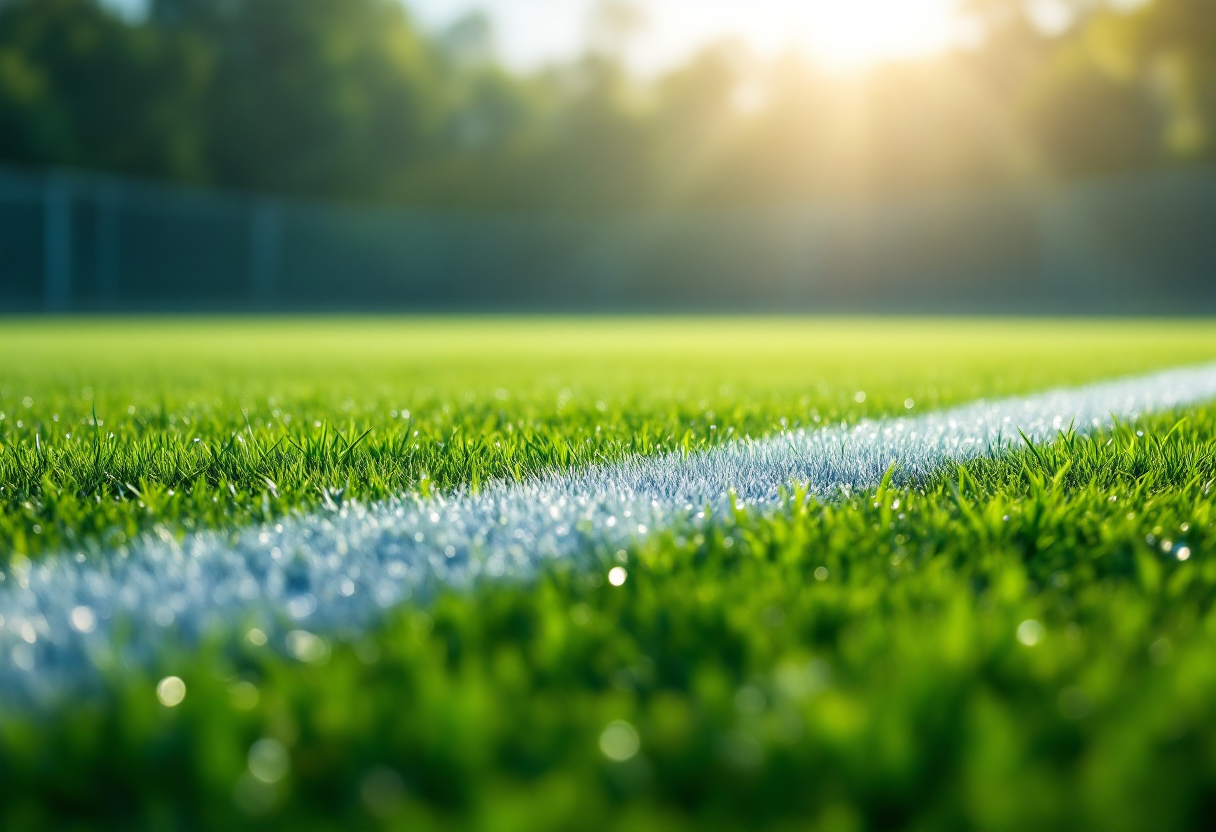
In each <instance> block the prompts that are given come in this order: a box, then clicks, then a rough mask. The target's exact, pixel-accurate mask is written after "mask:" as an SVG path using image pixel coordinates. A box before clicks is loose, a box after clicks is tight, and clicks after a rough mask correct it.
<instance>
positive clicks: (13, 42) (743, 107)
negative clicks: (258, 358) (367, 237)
mask: <svg viewBox="0 0 1216 832" xmlns="http://www.w3.org/2000/svg"><path fill="white" fill-rule="evenodd" d="M1073 3H1074V4H1075V5H1076V9H1075V14H1074V15H1073V16H1072V22H1071V24H1070V25H1068V26H1067V27H1065V28H1064V29H1062V30H1055V31H1048V30H1047V29H1045V28H1044V27H1043V26H1041V25H1036V22H1035V16H1034V14H1033V11H1034V9H1033V6H1031V5H1029V4H1028V3H1026V2H1024V0H966V2H964V3H963V4H962V6H961V8H960V14H963V15H965V16H966V17H967V19H968V20H969V21H970V23H971V24H973V26H974V30H975V37H974V38H973V42H972V43H971V44H970V45H968V46H960V47H958V48H956V49H954V50H952V51H951V52H949V53H946V54H943V55H939V56H936V57H932V58H924V59H917V60H907V61H902V62H898V63H886V64H882V65H878V66H875V67H872V68H870V69H868V70H865V71H857V72H852V73H848V74H842V73H833V72H829V71H826V70H823V69H821V68H819V67H817V65H816V64H815V62H814V61H813V60H812V59H810V58H809V57H807V56H804V55H801V54H797V53H794V52H789V53H786V54H784V55H781V56H779V57H777V58H773V59H763V58H760V57H758V56H756V55H755V54H753V53H751V52H749V50H748V48H747V47H746V46H744V45H742V44H741V43H732V42H721V43H718V44H715V45H711V46H709V47H707V48H705V49H704V50H703V51H701V52H700V53H699V54H697V55H696V56H694V57H693V58H692V59H690V60H689V61H687V62H686V63H685V64H684V65H682V66H678V67H676V68H674V69H672V70H669V71H666V72H664V73H663V74H660V75H658V76H645V77H644V76H640V75H638V74H636V73H632V72H630V71H629V70H628V68H627V61H625V60H624V57H623V56H624V55H625V52H626V45H627V42H628V40H629V38H630V37H631V33H632V32H634V31H635V30H636V28H637V26H638V25H641V23H640V20H638V19H634V18H631V17H630V16H629V15H628V14H624V13H622V12H623V10H625V9H627V8H628V7H627V6H623V5H621V4H615V5H614V4H609V5H607V6H604V7H602V9H601V12H602V13H601V14H599V15H598V16H597V17H596V18H595V21H596V22H595V24H594V25H596V26H597V27H598V30H597V33H596V36H595V37H592V38H591V39H590V41H589V43H590V44H591V45H590V46H589V48H588V51H587V52H586V54H585V55H584V56H583V57H581V58H579V59H577V60H574V61H569V62H566V63H555V64H552V65H550V66H548V67H546V68H544V69H541V70H537V71H532V72H522V71H515V70H510V69H507V68H504V66H503V65H502V64H501V63H500V62H499V61H498V60H497V59H496V57H495V55H496V52H495V46H494V32H493V28H492V26H491V24H490V23H489V21H488V19H487V18H485V17H484V16H478V15H471V16H469V17H466V18H463V19H461V20H460V21H458V22H457V23H455V24H454V25H451V26H450V27H448V28H447V29H445V30H442V31H428V30H426V29H424V28H423V27H421V26H420V25H418V24H417V23H416V22H415V21H414V20H413V19H412V18H411V15H410V13H409V10H408V6H407V5H403V4H402V3H401V2H399V0H150V3H149V6H148V8H147V9H146V10H145V12H144V13H142V14H139V15H132V14H129V13H128V14H123V13H119V12H118V11H116V10H115V9H113V8H111V7H109V6H107V5H106V4H104V3H100V2H98V0H0V161H5V162H10V163H18V164H28V165H38V166H65V167H78V168H88V169H97V170H105V171H113V172H117V173H123V174H128V175H136V176H143V177H150V178H158V179H166V180H174V181H182V182H189V183H197V184H206V185H216V186H224V187H233V188H242V189H252V190H263V191H270V192H277V193H283V194H291V195H304V196H317V197H325V198H338V199H349V200H360V201H380V202H393V203H415V204H416V203H424V204H428V205H440V206H451V207H464V208H512V209H558V210H569V209H581V210H607V209H628V208H637V207H643V206H664V205H713V204H732V205H740V204H749V203H753V204H754V203H761V204H771V203H780V202H790V201H797V200H802V199H807V198H811V197H814V196H818V195H824V194H830V195H834V196H840V195H873V194H880V193H881V194H890V193H893V192H895V193H898V192H902V191H907V190H915V189H923V188H926V187H947V188H949V187H968V186H982V185H994V184H1004V185H1007V184H1017V183H1022V182H1033V181H1041V180H1044V179H1051V180H1056V179H1066V178H1073V177H1085V176H1096V175H1103V174H1112V173H1121V172H1130V171H1141V170H1150V169H1159V168H1162V167H1167V166H1176V165H1184V164H1204V163H1207V164H1210V163H1211V162H1212V161H1213V160H1214V159H1216V2H1214V1H1213V0H1150V2H1145V3H1139V4H1135V5H1133V6H1130V7H1128V6H1127V5H1126V4H1123V5H1122V6H1117V5H1108V4H1106V3H1102V2H1097V0H1073ZM614 8H615V10H616V11H615V13H613V9H614Z"/></svg>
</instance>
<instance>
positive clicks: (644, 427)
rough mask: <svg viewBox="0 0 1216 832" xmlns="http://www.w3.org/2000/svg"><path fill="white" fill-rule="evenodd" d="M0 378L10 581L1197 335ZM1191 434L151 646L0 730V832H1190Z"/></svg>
mask: <svg viewBox="0 0 1216 832" xmlns="http://www.w3.org/2000/svg"><path fill="white" fill-rule="evenodd" d="M0 356H4V357H5V361H4V362H3V364H2V365H0V412H2V413H3V418H2V419H0V489H3V490H0V505H2V506H3V514H2V515H0V559H2V560H3V561H4V566H3V568H2V571H3V572H4V573H5V574H6V576H7V580H8V581H9V583H10V584H11V582H12V581H13V580H16V578H17V576H19V575H21V574H22V571H23V570H28V569H29V568H31V563H34V564H36V563H37V562H38V561H40V560H42V559H44V558H45V557H47V556H48V554H50V553H66V554H67V555H69V556H71V555H74V554H75V553H80V555H82V556H85V557H87V558H90V559H95V560H98V561H99V562H103V563H104V560H105V559H106V558H113V557H121V556H122V554H121V553H122V548H123V547H124V545H126V544H127V543H129V542H130V541H131V540H132V539H134V538H137V537H138V536H139V535H142V534H150V533H152V534H164V535H171V536H181V535H183V534H186V533H188V532H189V531H192V530H200V529H219V530H234V531H235V530H238V529H241V528H244V527H247V526H249V525H251V524H256V523H259V522H263V521H272V522H273V521H276V520H278V519H281V518H282V517H283V516H285V515H288V514H291V513H294V512H312V511H318V510H320V511H325V510H332V506H334V505H338V504H342V503H344V502H345V501H349V500H359V501H370V500H376V499H381V498H385V497H388V496H391V495H393V494H398V493H403V492H405V493H421V494H423V495H436V494H446V493H451V492H453V491H455V490H458V489H461V488H466V489H472V490H476V489H478V488H480V487H481V486H482V485H483V484H485V483H488V482H491V481H494V480H499V479H504V478H506V479H520V480H522V479H526V478H528V477H530V476H534V475H537V474H540V473H546V472H552V471H558V470H568V469H575V470H576V469H578V468H580V467H582V466H585V465H587V464H589V463H593V462H598V461H603V460H617V459H621V458H623V457H626V456H629V455H636V454H643V455H649V454H654V453H656V452H659V451H663V450H677V451H679V450H686V451H693V450H696V449H700V448H703V447H705V446H707V445H711V444H720V443H725V442H732V441H735V440H737V439H738V438H739V437H745V436H752V437H760V436H769V435H773V434H776V433H779V432H781V431H783V430H787V429H796V428H800V427H803V428H810V427H815V426H817V425H824V424H829V423H831V424H839V423H840V422H841V421H842V420H845V421H849V422H855V421H856V420H858V419H859V418H862V417H882V416H886V415H893V414H906V413H908V412H909V411H911V412H913V413H920V412H924V411H927V410H932V409H939V408H942V407H945V406H949V405H954V404H960V403H965V402H968V401H971V400H973V399H976V398H979V397H985V396H986V397H992V396H997V395H1009V394H1021V393H1028V392H1034V391H1038V390H1042V389H1044V388H1047V387H1051V386H1058V385H1076V384H1080V383H1084V382H1086V381H1092V380H1096V379H1103V378H1111V377H1118V376H1125V375H1130V374H1134V373H1139V372H1145V371H1148V370H1153V369H1159V368H1166V367H1171V366H1178V365H1185V364H1195V363H1201V362H1205V361H1212V360H1213V359H1216V327H1213V326H1211V325H1209V324H1206V323H1187V322H1161V323H1144V322H1135V323H1132V322H1108V323H1092V322H1091V323H1078V322H1069V321H1058V322H993V321H816V320H750V321H749V320H684V321H673V320H665V319H650V320H624V321H622V320H551V319H536V320H464V321H443V320H429V321H426V320H354V321H348V322H337V321H327V320H303V321H301V320H272V321H257V320H228V321H218V322H217V321H206V320H197V321H192V320H167V321H166V320H123V321H102V322H90V321H65V322H58V323H56V322H45V321H36V322H35V321H31V322H24V321H13V320H5V321H0ZM1214 434H1216V409H1213V408H1208V407H1198V408H1193V409H1191V410H1190V411H1188V412H1186V413H1182V414H1162V415H1158V416H1154V417H1150V418H1146V419H1144V420H1142V421H1141V422H1139V423H1136V424H1126V425H1122V426H1120V427H1118V428H1117V429H1115V430H1114V431H1113V432H1104V433H1101V434H1098V435H1095V436H1092V437H1084V436H1072V435H1065V436H1063V437H1062V438H1061V439H1060V440H1059V441H1057V442H1056V443H1054V444H1052V445H1050V446H1047V447H1037V448H1024V449H1021V450H1019V451H1017V452H1015V453H1012V454H1009V455H1007V456H1004V457H1002V458H1000V459H997V460H979V461H976V462H973V463H968V464H967V465H965V466H963V467H961V468H959V467H951V468H949V469H948V470H943V471H942V472H940V474H939V475H938V476H936V477H935V478H932V479H930V480H927V481H924V482H919V483H916V484H914V485H913V486H911V487H908V488H901V489H899V490H897V491H893V490H888V489H880V490H879V492H878V493H868V494H859V495H854V496H852V497H851V498H848V499H844V500H835V501H829V502H827V503H821V502H816V501H810V502H805V503H804V502H802V501H798V500H795V499H793V498H791V500H790V502H789V504H788V505H787V506H786V507H785V508H784V509H783V510H781V511H778V512H776V513H773V512H766V513H758V512H756V511H749V510H743V511H740V512H739V513H738V514H737V515H735V516H733V517H729V518H725V520H724V522H723V523H722V524H721V525H718V526H715V527H714V528H713V529H711V530H709V531H707V533H706V534H704V535H699V536H694V537H691V538H689V537H682V536H679V535H678V534H677V533H675V532H671V533H667V532H662V531H660V532H658V533H656V534H654V535H652V536H650V537H649V538H648V539H646V540H645V541H644V542H642V543H639V544H638V546H637V547H636V549H635V550H633V551H630V552H627V553H625V555H624V557H623V558H622V559H621V561H620V562H619V564H618V563H617V562H614V563H613V564H605V565H604V569H603V570H600V571H595V570H591V571H589V572H581V571H577V570H569V569H561V568H554V569H552V570H548V571H545V572H543V573H542V574H541V575H540V576H539V577H538V578H537V579H536V580H535V581H532V582H529V583H527V584H523V585H521V584H517V583H513V582H505V583H500V584H493V585H483V586H480V587H478V588H476V589H475V590H473V591H472V592H463V593H461V592H450V593H446V594H442V595H441V596H440V597H439V598H438V599H436V600H433V601H430V602H427V603H426V604H414V605H408V604H407V605H406V606H405V607H402V608H398V609H394V610H392V611H391V612H389V613H388V614H387V615H386V617H385V620H384V621H383V622H382V623H381V624H379V625H377V626H376V627H375V628H374V629H373V630H372V631H370V632H366V633H360V634H352V635H351V636H350V637H349V638H341V639H334V640H332V641H330V642H327V643H325V644H324V645H323V646H322V647H318V648H317V649H315V650H305V651H296V652H297V655H299V656H301V657H302V659H303V660H301V659H297V658H291V657H288V656H287V655H285V654H284V652H283V651H282V650H279V649H274V645H269V646H260V645H258V644H256V643H253V642H251V641H250V640H249V639H248V638H245V639H233V638H230V637H228V636H227V635H217V636H216V637H215V638H214V639H213V640H212V641H210V642H209V643H208V644H206V645H205V646H204V647H202V648H200V649H187V647H184V646H176V645H173V644H166V646H165V648H164V650H163V652H162V654H160V655H157V656H155V657H152V658H150V659H149V660H148V662H146V663H145V664H136V665H133V666H131V667H128V668H111V669H110V670H109V671H108V674H107V682H106V685H105V687H104V689H103V690H100V691H97V692H94V693H90V694H88V695H73V696H72V697H70V698H69V699H67V700H66V701H65V700H63V699H59V700H54V701H50V702H49V703H48V704H47V705H45V706H44V707H42V708H41V709H37V710H35V711H31V710H29V709H27V708H21V709H15V708H14V709H8V710H6V712H5V713H4V714H3V715H0V828H2V829H5V830H9V829H12V830H21V829H39V828H81V829H90V828H122V829H193V828H215V829H239V828H244V827H246V826H247V827H249V828H282V829H292V830H297V829H304V830H307V829H331V828H341V829H358V828H394V829H396V828H399V829H423V830H425V829H446V828H457V829H486V830H499V829H504V830H509V829H520V830H536V829H631V830H632V829H707V828H708V829H740V830H743V829H749V830H750V829H825V830H835V829H839V830H851V829H904V828H909V829H912V828H915V829H922V828H923V829H993V830H997V829H1010V830H1014V829H1016V830H1021V829H1031V828H1033V829H1055V828H1059V829H1103V830H1106V829H1111V830H1118V829H1146V828H1153V829H1184V828H1197V827H1202V826H1203V824H1204V822H1205V821H1206V820H1207V819H1209V818H1210V817H1211V816H1213V814H1214V813H1216V660H1213V659H1212V657H1213V656H1216V618H1214V617H1212V601H1213V598H1214V596H1216V560H1212V559H1211V558H1213V556H1214V555H1216V544H1214V543H1213V542H1212V523H1213V521H1216V517H1213V510H1212V509H1213V499H1212V497H1211V496H1210V493H1209V492H1210V489H1211V486H1212V484H1213V482H1214V481H1216V455H1214V448H1216V444H1214V438H1216V437H1214ZM52 556H54V555H52ZM620 564H623V567H627V575H628V577H627V579H626V580H624V582H623V584H622V585H621V586H613V585H612V582H611V581H608V580H605V578H606V576H607V573H608V568H609V567H610V566H611V567H613V568H615V567H616V566H617V565H620ZM257 640H258V639H257V638H256V637H255V638H254V641H257ZM169 676H174V677H180V678H181V679H182V680H184V684H185V691H186V694H185V697H184V699H182V700H181V701H180V703H179V704H176V705H175V706H174V707H166V706H164V705H162V704H161V703H160V701H158V691H157V682H158V680H160V679H162V678H165V677H169ZM161 693H162V698H164V694H165V691H164V690H162V691H161ZM172 693H173V692H172V691H169V697H168V699H169V701H173V700H174V698H175V697H174V696H173V695H172Z"/></svg>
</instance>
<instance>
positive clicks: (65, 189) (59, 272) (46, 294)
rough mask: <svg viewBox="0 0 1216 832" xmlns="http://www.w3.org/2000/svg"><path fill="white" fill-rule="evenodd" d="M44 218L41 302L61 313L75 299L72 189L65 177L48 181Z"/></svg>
mask: <svg viewBox="0 0 1216 832" xmlns="http://www.w3.org/2000/svg"><path fill="white" fill-rule="evenodd" d="M43 200H44V220H43V260H42V264H43V265H42V270H43V271H42V301H43V307H44V308H45V310H46V311H47V312H62V311H64V310H66V309H67V308H68V307H69V306H70V305H71V300H72V189H71V185H70V183H69V182H68V181H67V180H66V179H65V178H63V177H62V176H51V177H50V178H48V179H47V181H46V186H45V193H44V195H43Z"/></svg>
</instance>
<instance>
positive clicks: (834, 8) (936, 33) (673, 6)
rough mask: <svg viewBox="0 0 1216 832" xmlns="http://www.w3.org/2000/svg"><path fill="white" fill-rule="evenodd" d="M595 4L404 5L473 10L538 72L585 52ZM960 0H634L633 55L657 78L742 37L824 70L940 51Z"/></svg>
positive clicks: (485, 1)
mask: <svg viewBox="0 0 1216 832" xmlns="http://www.w3.org/2000/svg"><path fill="white" fill-rule="evenodd" d="M596 2H597V0H408V5H409V6H410V7H411V8H412V9H413V11H414V13H415V15H416V16H417V17H418V18H419V19H420V20H422V21H424V22H426V23H427V24H429V25H431V26H442V25H444V24H446V23H449V22H451V21H453V20H455V19H457V18H459V17H460V16H461V15H463V14H466V13H468V12H469V11H471V10H473V9H480V10H483V11H485V12H486V13H488V14H489V15H490V17H491V19H492V20H493V21H494V24H495V30H496V33H497V42H498V49H499V53H500V54H501V56H502V57H503V58H504V60H506V61H507V62H508V63H509V64H511V65H514V66H519V67H525V68H527V67H533V66H537V65H540V64H543V63H546V62H549V61H552V60H555V59H561V58H565V57H570V56H573V55H576V54H578V53H580V52H581V51H582V50H583V48H584V47H585V46H586V43H587V35H588V32H589V29H590V27H589V21H590V19H591V17H592V10H593V9H594V7H595V4H596ZM957 2H958V0H638V2H635V5H636V6H637V7H638V8H639V9H640V10H641V11H642V13H643V15H644V17H645V18H646V23H645V27H644V28H643V29H642V30H641V31H640V32H639V34H638V36H637V38H636V41H635V43H634V47H633V49H632V51H631V53H630V54H629V56H628V57H629V58H630V60H631V63H633V64H634V66H635V67H636V68H638V69H639V70H641V71H643V72H645V71H656V70H660V69H663V68H665V67H668V66H671V65H673V64H676V63H679V62H680V60H681V59H682V58H685V57H687V56H688V55H689V54H690V53H692V52H694V51H696V50H697V48H698V47H700V46H703V45H705V44H706V43H709V42H712V41H715V40H721V39H723V38H738V39H739V40H742V41H743V42H745V43H747V44H749V45H750V46H751V47H753V48H754V49H755V50H756V51H757V52H759V53H760V54H772V53H774V52H780V51H783V50H785V49H788V48H789V47H791V46H798V47H802V48H803V49H805V50H806V51H808V52H809V53H811V54H812V55H814V56H815V57H816V59H818V60H819V61H820V62H821V63H823V64H824V65H826V66H828V67H834V68H839V69H851V68H857V67H862V66H866V65H869V64H872V63H874V62H876V61H880V60H886V59H896V58H906V57H918V56H923V55H928V54H932V53H934V52H938V51H940V50H942V49H943V48H945V47H947V46H949V45H950V44H951V43H953V42H955V41H956V40H958V39H959V37H960V36H961V35H962V34H963V32H961V31H960V28H959V26H958V21H957V20H956V18H955V16H954V15H953V13H952V12H953V10H954V8H955V7H956V5H957Z"/></svg>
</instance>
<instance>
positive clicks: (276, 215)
mask: <svg viewBox="0 0 1216 832" xmlns="http://www.w3.org/2000/svg"><path fill="white" fill-rule="evenodd" d="M282 223H283V210H282V206H280V205H279V203H277V202H273V201H265V202H257V203H255V204H254V206H253V213H252V217H251V221H250V248H249V252H250V256H249V286H250V290H251V294H252V296H253V300H254V302H256V303H258V304H260V305H270V304H272V303H274V300H275V295H276V294H277V290H278V281H279V248H280V236H281V230H282Z"/></svg>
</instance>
